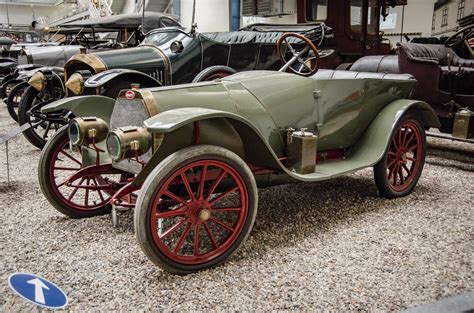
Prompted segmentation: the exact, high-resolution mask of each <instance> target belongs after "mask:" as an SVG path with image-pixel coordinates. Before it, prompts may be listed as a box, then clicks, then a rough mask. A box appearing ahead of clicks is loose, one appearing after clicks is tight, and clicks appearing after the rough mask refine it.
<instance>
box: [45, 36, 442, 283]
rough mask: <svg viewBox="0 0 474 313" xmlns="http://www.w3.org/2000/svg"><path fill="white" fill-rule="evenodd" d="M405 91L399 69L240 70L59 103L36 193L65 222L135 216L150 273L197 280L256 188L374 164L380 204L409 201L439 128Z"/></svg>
mask: <svg viewBox="0 0 474 313" xmlns="http://www.w3.org/2000/svg"><path fill="white" fill-rule="evenodd" d="M306 43H307V44H308V45H309V46H310V47H311V49H312V50H313V52H314V54H317V51H316V50H315V48H314V46H311V42H309V41H307V42H306ZM297 62H305V61H304V60H300V59H298V57H297V56H296V57H293V58H291V60H289V61H288V62H287V63H286V64H285V66H284V67H283V68H282V69H281V71H285V70H286V68H288V66H290V65H292V64H293V65H294V63H297ZM415 83H416V81H415V80H414V79H413V77H412V76H410V75H404V74H382V73H362V72H351V71H334V70H319V71H318V72H317V73H316V74H314V75H311V76H308V77H302V76H301V75H295V74H290V73H285V72H275V71H247V72H241V73H237V74H234V75H231V76H227V77H225V78H222V79H219V80H215V81H210V82H200V83H192V84H184V85H177V86H168V87H160V88H153V89H136V88H135V89H128V90H124V91H122V92H121V94H120V95H119V97H118V99H117V100H113V99H111V98H107V97H103V96H82V97H72V98H66V99H62V100H59V101H56V102H54V103H51V104H49V105H47V106H45V107H43V109H42V111H43V112H44V113H48V112H52V111H57V110H60V109H63V110H69V111H71V112H73V114H74V115H75V116H76V117H75V118H74V119H72V120H71V122H70V123H69V126H68V127H63V128H61V129H60V130H59V131H58V132H57V133H56V134H55V135H54V136H53V137H52V138H51V140H50V141H48V143H47V144H46V146H45V147H44V149H43V151H42V154H41V157H40V162H39V170H38V178H39V182H40V186H41V190H42V191H43V194H44V195H45V197H46V198H47V199H48V201H49V202H50V203H51V205H52V206H53V207H54V208H56V209H57V210H58V211H60V212H62V213H63V214H65V215H67V216H70V217H72V218H83V217H90V216H94V215H99V214H105V213H109V212H110V211H111V210H112V212H116V211H117V210H118V209H120V208H134V209H135V216H134V217H135V232H136V236H137V238H138V241H139V243H140V245H141V247H142V249H143V251H144V252H145V254H146V255H147V256H148V257H149V258H150V259H151V260H152V261H153V262H154V263H155V264H157V265H159V266H161V267H162V268H163V269H165V270H167V271H170V272H173V273H177V274H186V273H191V272H195V271H199V270H202V269H205V268H208V267H212V266H215V265H218V264H220V263H222V262H224V261H225V260H226V259H227V258H228V257H229V256H230V255H231V254H232V253H234V252H235V251H236V249H237V248H238V247H239V245H240V244H241V243H242V242H243V241H244V240H245V238H246V237H247V236H248V235H249V233H250V231H251V229H252V225H253V223H254V220H255V217H256V212H257V206H258V192H257V187H265V186H271V185H275V184H281V183H286V182H295V181H306V182H316V181H323V180H326V179H330V178H333V177H337V176H341V175H345V174H347V173H351V172H354V171H356V170H359V169H362V168H366V167H372V166H373V167H374V176H375V183H376V185H377V187H378V190H379V193H380V195H381V196H383V197H386V198H395V197H402V196H406V195H408V194H409V193H411V192H412V190H413V189H414V187H415V185H416V184H417V182H418V179H419V177H420V175H421V172H422V169H423V165H424V160H425V153H426V142H425V127H430V126H433V127H438V126H439V121H438V119H437V117H436V115H435V113H434V112H433V110H432V109H431V108H430V106H429V105H427V104H426V103H424V102H421V101H416V100H407V99H406V98H407V97H408V96H409V95H410V93H411V91H412V89H413V86H414V85H415ZM71 147H72V148H71ZM315 197H316V195H315Z"/></svg>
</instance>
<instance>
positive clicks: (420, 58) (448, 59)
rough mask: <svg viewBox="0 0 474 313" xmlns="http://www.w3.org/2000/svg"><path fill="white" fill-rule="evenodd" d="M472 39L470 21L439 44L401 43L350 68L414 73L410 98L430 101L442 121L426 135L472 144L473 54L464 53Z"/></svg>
mask: <svg viewBox="0 0 474 313" xmlns="http://www.w3.org/2000/svg"><path fill="white" fill-rule="evenodd" d="M473 38H474V24H471V25H468V26H466V27H464V28H462V29H460V30H459V31H457V32H456V33H454V34H453V35H452V36H450V37H449V38H447V39H445V40H444V41H443V43H442V44H440V43H439V44H429V43H414V42H408V43H401V44H399V46H398V50H397V52H398V53H397V55H394V56H368V57H364V58H361V59H359V60H358V61H356V62H355V63H354V64H353V65H352V67H351V70H354V71H366V72H367V71H371V72H385V73H408V74H411V75H413V76H414V77H415V78H416V79H417V81H418V82H417V86H416V87H415V89H414V92H413V94H412V98H413V99H417V100H422V101H425V102H427V103H428V104H430V105H431V106H432V107H433V109H434V110H435V111H436V113H437V115H438V118H439V120H440V121H441V126H440V128H439V130H440V132H428V135H431V136H436V137H441V138H447V139H454V140H460V141H466V142H471V143H474V54H472V53H470V52H469V53H466V52H465V51H466V50H469V49H470V46H469V40H472V39H473ZM435 42H437V41H435ZM437 43H438V42H437ZM458 53H459V54H462V55H463V56H465V57H466V58H463V57H461V56H459V55H458Z"/></svg>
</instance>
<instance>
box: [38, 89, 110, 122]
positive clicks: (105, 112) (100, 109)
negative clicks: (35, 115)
mask: <svg viewBox="0 0 474 313" xmlns="http://www.w3.org/2000/svg"><path fill="white" fill-rule="evenodd" d="M114 105H115V100H113V99H111V98H109V97H103V96H84V97H81V96H77V97H70V98H63V99H60V100H57V101H54V102H52V103H50V104H47V105H45V106H44V107H42V109H41V112H43V113H49V112H55V111H60V110H68V111H71V112H73V113H74V115H75V116H83V117H87V116H94V117H98V118H101V119H103V120H104V121H106V122H107V123H110V116H111V115H112V111H113V108H114Z"/></svg>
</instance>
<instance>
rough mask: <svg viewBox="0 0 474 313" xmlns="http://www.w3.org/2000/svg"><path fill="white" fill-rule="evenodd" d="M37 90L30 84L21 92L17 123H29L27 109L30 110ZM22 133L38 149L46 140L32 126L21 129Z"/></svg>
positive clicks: (41, 147)
mask: <svg viewBox="0 0 474 313" xmlns="http://www.w3.org/2000/svg"><path fill="white" fill-rule="evenodd" d="M38 93H39V92H38V91H37V90H36V89H35V88H33V87H32V86H30V87H28V88H27V89H26V91H25V93H24V94H23V97H22V98H21V101H20V106H19V107H18V124H20V126H21V125H23V124H27V123H28V124H29V123H30V118H29V116H28V114H27V113H28V111H29V110H30V108H31V106H32V104H33V102H34V99H35V97H36V96H37V95H38ZM23 135H24V136H25V137H26V139H27V140H28V141H29V142H30V143H31V144H32V145H34V146H35V147H37V148H38V149H43V147H44V145H45V144H46V142H47V140H45V139H43V137H42V136H40V135H39V134H38V133H37V132H36V131H35V129H34V128H33V127H30V128H28V129H26V130H25V131H23Z"/></svg>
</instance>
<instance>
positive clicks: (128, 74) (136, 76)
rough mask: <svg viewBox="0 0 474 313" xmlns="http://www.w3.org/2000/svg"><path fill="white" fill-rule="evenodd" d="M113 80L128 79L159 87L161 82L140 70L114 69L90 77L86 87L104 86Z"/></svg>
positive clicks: (145, 85)
mask: <svg viewBox="0 0 474 313" xmlns="http://www.w3.org/2000/svg"><path fill="white" fill-rule="evenodd" d="M112 81H128V82H130V83H139V84H141V85H142V86H143V87H158V86H161V83H160V82H159V81H157V80H156V79H154V78H153V77H151V76H149V75H147V74H144V73H142V72H139V71H135V70H129V69H112V70H107V71H104V72H101V73H99V74H96V75H94V76H91V77H89V78H88V79H87V80H86V82H85V83H84V86H85V87H88V88H97V87H102V86H104V85H106V84H109V83H111V82H112Z"/></svg>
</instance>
